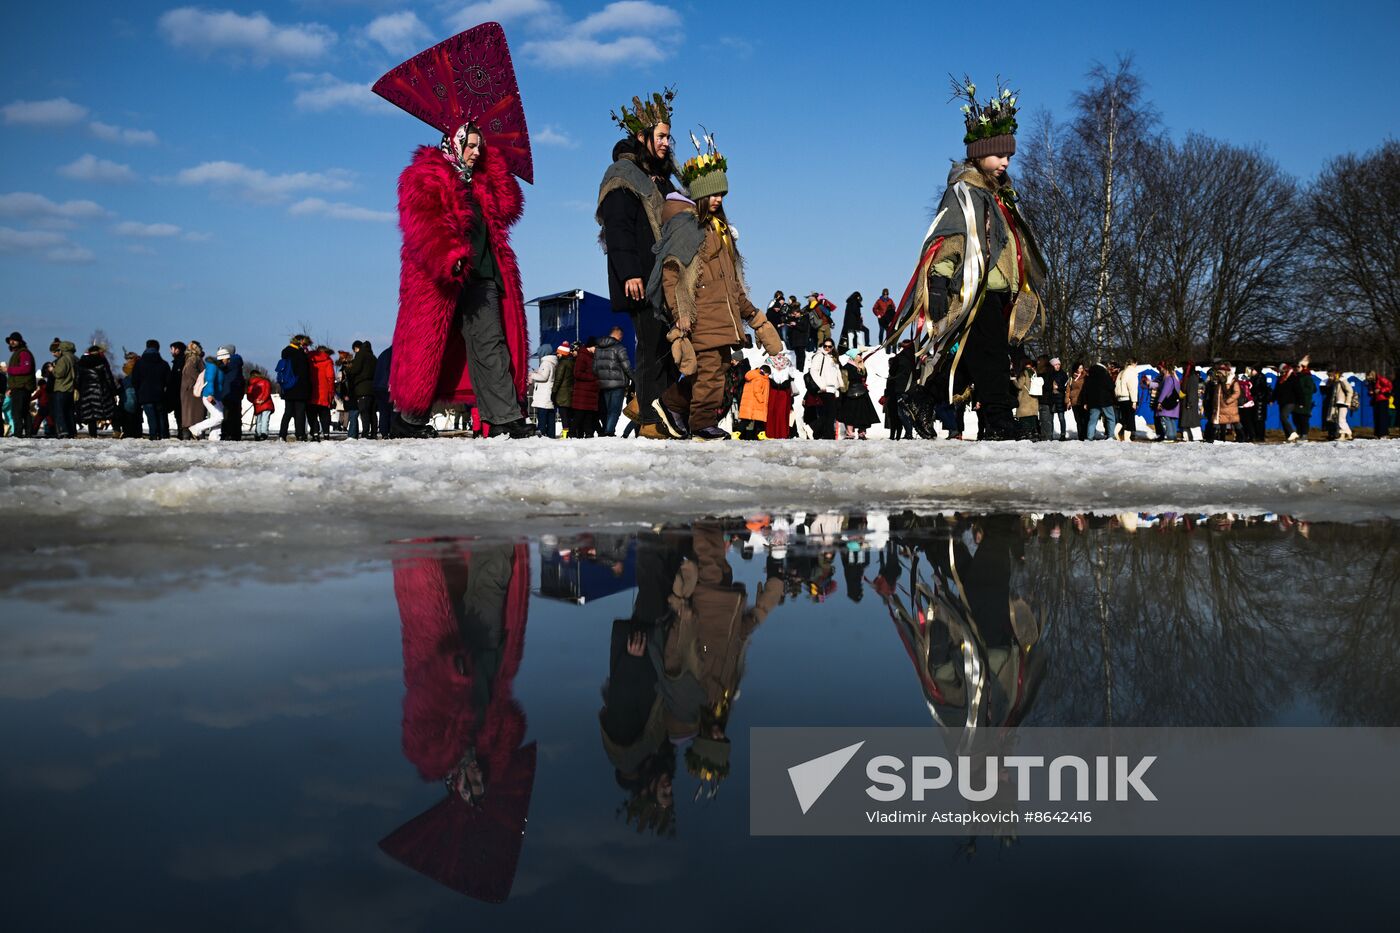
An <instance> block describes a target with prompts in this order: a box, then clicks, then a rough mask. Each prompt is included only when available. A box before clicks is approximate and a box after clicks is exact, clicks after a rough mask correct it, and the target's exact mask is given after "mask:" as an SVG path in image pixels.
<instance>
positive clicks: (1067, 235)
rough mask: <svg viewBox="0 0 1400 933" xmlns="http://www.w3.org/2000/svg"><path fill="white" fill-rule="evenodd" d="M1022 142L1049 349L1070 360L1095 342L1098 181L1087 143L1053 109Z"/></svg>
mask: <svg viewBox="0 0 1400 933" xmlns="http://www.w3.org/2000/svg"><path fill="white" fill-rule="evenodd" d="M1022 138H1023V139H1024V142H1023V143H1022V145H1021V146H1020V150H1019V152H1018V153H1017V155H1018V158H1019V159H1020V163H1021V164H1020V168H1019V169H1018V171H1017V183H1018V187H1019V188H1020V190H1021V195H1022V197H1023V198H1024V200H1025V202H1026V205H1027V212H1028V214H1029V216H1030V218H1031V222H1032V223H1033V224H1034V226H1035V232H1036V240H1037V242H1038V243H1039V245H1040V249H1041V253H1042V254H1043V255H1044V257H1045V262H1046V266H1047V280H1046V287H1045V294H1044V295H1042V296H1041V298H1042V300H1044V302H1045V305H1046V312H1047V313H1046V324H1045V346H1046V347H1047V349H1049V350H1051V351H1052V352H1054V353H1056V354H1058V355H1059V356H1062V357H1065V358H1067V359H1068V358H1069V357H1070V356H1071V355H1072V354H1075V353H1078V352H1080V351H1081V350H1082V349H1083V348H1084V347H1086V346H1088V345H1089V343H1090V342H1091V334H1090V318H1089V313H1088V311H1089V308H1090V306H1091V304H1092V301H1093V297H1094V283H1095V276H1096V273H1097V268H1096V266H1095V263H1094V251H1093V242H1092V241H1093V238H1094V217H1093V205H1094V192H1093V183H1094V180H1093V176H1092V175H1091V174H1090V173H1088V172H1086V171H1085V170H1084V169H1085V165H1086V162H1087V160H1088V156H1087V154H1086V151H1085V147H1084V142H1083V140H1082V139H1080V138H1079V136H1078V135H1077V134H1075V133H1074V131H1073V129H1072V128H1071V127H1069V126H1067V125H1066V124H1063V123H1057V122H1055V120H1054V118H1053V117H1052V116H1051V115H1050V113H1049V112H1048V111H1043V110H1042V111H1040V112H1038V113H1037V114H1036V115H1035V117H1034V118H1033V119H1032V122H1031V131H1030V133H1029V134H1025V135H1024V136H1023V137H1022Z"/></svg>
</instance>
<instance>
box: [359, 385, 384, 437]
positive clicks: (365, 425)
mask: <svg viewBox="0 0 1400 933" xmlns="http://www.w3.org/2000/svg"><path fill="white" fill-rule="evenodd" d="M355 411H356V413H357V414H358V415H359V418H360V423H359V426H358V427H359V432H358V433H359V435H360V436H361V437H368V438H370V439H373V438H374V437H376V436H377V435H378V433H379V427H378V425H377V424H375V421H374V396H373V395H361V396H360V397H359V398H357V399H355Z"/></svg>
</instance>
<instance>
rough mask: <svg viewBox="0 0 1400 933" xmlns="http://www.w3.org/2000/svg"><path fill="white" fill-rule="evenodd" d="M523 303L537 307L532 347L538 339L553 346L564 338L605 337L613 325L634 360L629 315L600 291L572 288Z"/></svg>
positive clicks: (634, 343)
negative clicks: (536, 325) (597, 293)
mask: <svg viewBox="0 0 1400 933" xmlns="http://www.w3.org/2000/svg"><path fill="white" fill-rule="evenodd" d="M525 303H526V304H527V305H535V306H536V307H538V308H539V328H538V331H537V332H538V333H539V343H537V344H535V347H536V348H538V347H539V344H540V343H547V344H549V345H550V346H551V347H553V348H555V349H556V350H557V349H558V348H559V344H560V343H562V342H564V341H565V340H567V341H569V343H571V344H574V345H578V344H579V343H580V342H582V341H584V340H587V339H588V338H589V337H606V336H607V335H608V332H609V331H611V330H612V329H613V328H614V327H621V328H622V345H623V346H624V347H626V348H627V353H628V355H629V356H630V357H632V358H633V361H634V362H635V359H636V347H637V335H636V332H635V331H634V330H633V328H632V317H631V315H627V314H617V313H616V312H614V311H613V309H612V302H611V301H609V300H608V299H607V298H605V297H603V296H602V295H595V294H593V293H592V292H586V291H584V290H583V289H581V288H576V289H572V290H570V291H567V292H558V293H557V294H553V295H545V296H543V297H541V298H533V299H531V300H530V301H527V302H525Z"/></svg>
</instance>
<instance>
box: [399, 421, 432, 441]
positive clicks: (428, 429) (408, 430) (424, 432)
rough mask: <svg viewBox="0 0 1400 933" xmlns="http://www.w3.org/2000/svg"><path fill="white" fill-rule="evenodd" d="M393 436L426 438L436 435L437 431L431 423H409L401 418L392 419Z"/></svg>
mask: <svg viewBox="0 0 1400 933" xmlns="http://www.w3.org/2000/svg"><path fill="white" fill-rule="evenodd" d="M390 436H391V437H395V438H426V437H437V436H438V433H437V431H436V430H435V429H434V428H433V426H432V425H431V424H426V423H425V424H409V423H408V422H407V421H405V420H404V419H403V418H395V419H394V428H393V433H392V434H390Z"/></svg>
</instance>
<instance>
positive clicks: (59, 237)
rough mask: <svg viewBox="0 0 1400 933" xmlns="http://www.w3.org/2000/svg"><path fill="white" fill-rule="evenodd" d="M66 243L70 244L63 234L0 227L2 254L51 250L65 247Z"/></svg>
mask: <svg viewBox="0 0 1400 933" xmlns="http://www.w3.org/2000/svg"><path fill="white" fill-rule="evenodd" d="M66 243H68V238H67V237H66V236H64V235H63V234H61V233H50V232H48V231H46V230H15V229H14V228H12V227H0V252H6V253H21V252H29V251H31V250H36V249H49V248H51V247H54V246H63V245H64V244H66Z"/></svg>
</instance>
